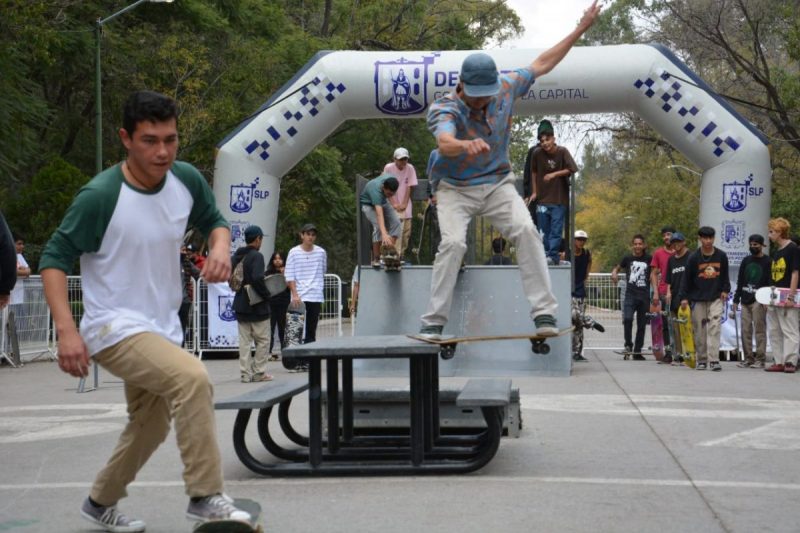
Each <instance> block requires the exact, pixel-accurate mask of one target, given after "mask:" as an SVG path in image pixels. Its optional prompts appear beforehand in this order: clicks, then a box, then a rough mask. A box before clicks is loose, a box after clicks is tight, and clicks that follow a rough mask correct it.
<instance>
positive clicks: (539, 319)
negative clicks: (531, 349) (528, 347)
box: [533, 315, 558, 337]
mask: <svg viewBox="0 0 800 533" xmlns="http://www.w3.org/2000/svg"><path fill="white" fill-rule="evenodd" d="M533 323H534V324H535V325H536V335H539V336H542V337H555V336H556V335H558V326H557V325H556V319H555V318H554V317H553V315H539V316H536V317H534V318H533Z"/></svg>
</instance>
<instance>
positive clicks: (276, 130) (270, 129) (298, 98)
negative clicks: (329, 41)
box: [242, 74, 347, 161]
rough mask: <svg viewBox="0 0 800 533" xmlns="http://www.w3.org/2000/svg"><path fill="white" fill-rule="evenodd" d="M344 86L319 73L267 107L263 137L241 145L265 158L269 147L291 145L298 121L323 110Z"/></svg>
mask: <svg viewBox="0 0 800 533" xmlns="http://www.w3.org/2000/svg"><path fill="white" fill-rule="evenodd" d="M346 90H347V87H345V85H344V84H343V83H335V82H333V81H331V80H330V79H329V78H328V76H327V75H325V74H319V75H317V76H315V77H314V79H313V80H312V81H311V83H309V84H308V85H306V86H305V87H303V88H302V89H300V91H299V92H298V93H297V94H295V95H293V96H292V97H290V98H288V99H286V100H285V101H283V102H281V104H279V106H280V107H279V108H278V109H271V110H270V111H268V113H269V114H270V115H269V118H268V121H267V125H266V127H265V128H264V130H263V132H264V137H263V138H262V139H253V140H250V141H244V142H243V143H242V148H244V150H245V152H247V154H248V155H254V154H255V155H257V156H258V157H260V158H261V159H263V160H264V161H266V160H267V159H268V158H269V156H270V149H271V148H273V149H274V148H275V147H277V146H283V145H287V144H288V145H292V144H293V143H294V138H295V137H296V136H297V135H298V134H299V133H300V131H301V129H300V123H301V122H302V123H303V124H305V123H306V122H307V120H306V121H305V122H304V119H308V118H313V117H316V116H317V115H319V114H320V112H322V110H323V109H324V108H325V106H326V105H328V104H330V103H332V102H333V101H334V100H336V99H337V98H338V97H339V96H340V95H341V94H343V93H344V92H345V91H346Z"/></svg>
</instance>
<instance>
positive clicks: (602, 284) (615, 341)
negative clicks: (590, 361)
mask: <svg viewBox="0 0 800 533" xmlns="http://www.w3.org/2000/svg"><path fill="white" fill-rule="evenodd" d="M623 288H624V287H623ZM623 288H621V287H620V286H619V284H614V283H612V282H611V274H609V273H592V274H589V282H588V283H587V285H586V314H587V315H589V316H591V317H592V318H593V319H595V321H597V322H599V323H600V324H602V325H603V327H604V328H605V330H606V331H605V333H600V332H599V331H595V330H593V329H589V330H586V331H585V332H584V348H585V349H588V350H620V349H622V346H623V344H624V341H623V338H624V337H623V330H622V301H623V300H622V299H623V297H624V295H623V292H622V291H623Z"/></svg>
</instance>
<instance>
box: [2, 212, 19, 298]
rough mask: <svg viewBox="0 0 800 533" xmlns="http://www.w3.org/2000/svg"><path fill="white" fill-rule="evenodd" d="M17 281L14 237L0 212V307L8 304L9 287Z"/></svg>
mask: <svg viewBox="0 0 800 533" xmlns="http://www.w3.org/2000/svg"><path fill="white" fill-rule="evenodd" d="M16 283H17V251H16V250H15V249H14V238H13V237H12V236H11V231H9V229H8V224H6V219H5V218H4V217H3V213H0V309H3V308H4V307H5V306H7V305H8V302H9V299H10V297H11V289H13V288H14V285H15V284H16Z"/></svg>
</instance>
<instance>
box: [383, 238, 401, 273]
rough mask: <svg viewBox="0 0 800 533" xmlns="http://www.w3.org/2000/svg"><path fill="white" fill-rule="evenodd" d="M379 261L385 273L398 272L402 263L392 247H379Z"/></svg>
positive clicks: (395, 249)
mask: <svg viewBox="0 0 800 533" xmlns="http://www.w3.org/2000/svg"><path fill="white" fill-rule="evenodd" d="M381 261H382V262H383V269H384V270H385V271H386V272H399V271H400V265H402V261H401V260H400V255H399V254H398V253H397V248H395V247H394V246H387V245H385V244H382V245H381Z"/></svg>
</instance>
